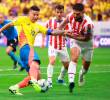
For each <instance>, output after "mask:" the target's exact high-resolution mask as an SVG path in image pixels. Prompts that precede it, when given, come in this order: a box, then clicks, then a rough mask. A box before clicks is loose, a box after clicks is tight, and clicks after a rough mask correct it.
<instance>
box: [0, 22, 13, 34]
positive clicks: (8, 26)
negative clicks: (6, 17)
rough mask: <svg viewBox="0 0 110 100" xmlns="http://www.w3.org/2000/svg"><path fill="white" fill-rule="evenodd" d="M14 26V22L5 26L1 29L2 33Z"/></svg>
mask: <svg viewBox="0 0 110 100" xmlns="http://www.w3.org/2000/svg"><path fill="white" fill-rule="evenodd" d="M12 26H14V24H13V23H12V22H10V23H8V24H6V25H5V26H3V27H2V28H0V33H1V32H2V31H4V30H6V29H8V28H10V27H12Z"/></svg>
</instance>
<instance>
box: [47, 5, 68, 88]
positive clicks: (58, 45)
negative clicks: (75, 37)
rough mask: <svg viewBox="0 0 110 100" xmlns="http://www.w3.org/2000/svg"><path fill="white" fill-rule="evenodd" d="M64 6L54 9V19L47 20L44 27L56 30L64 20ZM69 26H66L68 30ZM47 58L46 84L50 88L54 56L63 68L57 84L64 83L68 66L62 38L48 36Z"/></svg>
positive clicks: (64, 40) (64, 42)
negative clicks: (58, 59)
mask: <svg viewBox="0 0 110 100" xmlns="http://www.w3.org/2000/svg"><path fill="white" fill-rule="evenodd" d="M63 14H64V6H63V5H57V6H56V7H55V17H53V18H51V19H50V20H48V22H47V24H46V27H47V28H50V29H57V28H58V27H59V24H60V23H61V22H62V21H63V20H64V18H63ZM69 27H70V26H66V28H69ZM48 56H49V64H48V68H47V77H48V82H49V83H50V87H52V76H53V68H54V64H55V61H56V56H59V58H60V60H61V62H62V64H63V66H64V67H62V68H61V73H60V75H59V77H58V82H59V83H64V80H63V78H64V75H65V73H66V71H67V69H68V66H69V55H68V52H67V48H66V39H65V37H64V36H61V35H57V36H52V35H51V36H49V47H48Z"/></svg>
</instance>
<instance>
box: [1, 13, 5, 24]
mask: <svg viewBox="0 0 110 100" xmlns="http://www.w3.org/2000/svg"><path fill="white" fill-rule="evenodd" d="M3 22H4V15H3V14H0V24H2V23H3Z"/></svg>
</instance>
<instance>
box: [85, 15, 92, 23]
mask: <svg viewBox="0 0 110 100" xmlns="http://www.w3.org/2000/svg"><path fill="white" fill-rule="evenodd" d="M84 19H85V20H86V23H87V24H93V21H92V19H91V18H90V17H89V16H88V15H86V14H84Z"/></svg>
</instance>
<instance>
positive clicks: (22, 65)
mask: <svg viewBox="0 0 110 100" xmlns="http://www.w3.org/2000/svg"><path fill="white" fill-rule="evenodd" d="M8 55H9V56H10V57H11V59H12V60H13V61H14V62H18V64H19V65H20V66H21V67H23V68H25V66H24V64H23V62H22V61H21V60H20V59H19V58H18V57H17V56H16V55H15V54H14V52H13V51H11V52H10V53H9V54H8Z"/></svg>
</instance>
